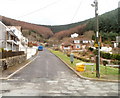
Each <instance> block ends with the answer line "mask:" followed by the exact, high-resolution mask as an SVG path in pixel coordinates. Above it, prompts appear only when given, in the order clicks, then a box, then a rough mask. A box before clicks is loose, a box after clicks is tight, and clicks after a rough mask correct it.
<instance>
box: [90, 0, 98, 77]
mask: <svg viewBox="0 0 120 98" xmlns="http://www.w3.org/2000/svg"><path fill="white" fill-rule="evenodd" d="M91 5H92V6H93V7H95V18H96V50H97V55H96V77H98V78H99V77H100V71H99V70H100V69H99V65H100V43H99V34H98V32H99V23H98V1H97V0H95V1H94V4H91Z"/></svg>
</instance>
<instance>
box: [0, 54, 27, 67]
mask: <svg viewBox="0 0 120 98" xmlns="http://www.w3.org/2000/svg"><path fill="white" fill-rule="evenodd" d="M3 61H4V62H5V63H6V65H7V68H8V67H9V66H15V65H17V64H20V63H22V62H24V61H26V55H19V56H14V57H8V58H5V59H0V67H1V68H2V67H3V66H4V63H2V62H3Z"/></svg>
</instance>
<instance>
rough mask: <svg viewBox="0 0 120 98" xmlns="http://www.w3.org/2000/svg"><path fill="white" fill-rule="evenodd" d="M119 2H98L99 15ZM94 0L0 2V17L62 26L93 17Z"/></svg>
mask: <svg viewBox="0 0 120 98" xmlns="http://www.w3.org/2000/svg"><path fill="white" fill-rule="evenodd" d="M119 1H120V0H98V3H99V15H100V14H103V13H105V12H108V11H111V10H114V9H116V8H118V2H119ZM93 2H94V0H0V15H2V16H6V17H10V18H13V19H17V20H22V21H26V22H30V23H35V24H43V25H63V24H69V23H74V22H79V21H83V20H85V19H89V18H92V17H94V16H95V13H94V12H95V11H94V10H95V8H94V7H92V6H91V4H92V3H93Z"/></svg>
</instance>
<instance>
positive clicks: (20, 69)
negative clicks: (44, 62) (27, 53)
mask: <svg viewBox="0 0 120 98" xmlns="http://www.w3.org/2000/svg"><path fill="white" fill-rule="evenodd" d="M36 58H37V57H35V58H34V59H33V60H31V61H30V62H28V63H27V64H25V65H24V66H23V67H21V68H20V69H18V70H16V71H15V72H14V73H12V74H11V75H9V76H8V77H7V78H5V79H9V78H11V77H12V76H13V75H14V74H16V73H17V72H19V71H20V70H22V69H23V68H25V67H26V66H27V65H29V64H30V63H31V62H33V61H34V60H35V59H36Z"/></svg>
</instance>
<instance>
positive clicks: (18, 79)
mask: <svg viewBox="0 0 120 98" xmlns="http://www.w3.org/2000/svg"><path fill="white" fill-rule="evenodd" d="M1 86H2V87H1V88H2V89H1V91H2V93H1V94H2V96H118V83H111V82H98V81H89V80H84V79H80V78H79V77H78V76H77V75H76V74H75V73H74V72H73V71H71V70H70V69H69V68H68V67H67V66H66V65H65V64H64V63H63V62H62V61H60V60H59V59H58V58H57V57H56V56H55V55H54V54H52V53H51V52H49V51H48V50H46V49H44V51H40V52H39V53H38V55H37V56H36V59H35V60H34V61H32V62H31V63H30V64H28V65H27V66H26V67H25V68H24V69H22V70H20V71H19V72H17V73H16V74H15V75H13V76H12V77H11V78H10V79H8V80H4V81H3V82H2V85H1Z"/></svg>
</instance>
